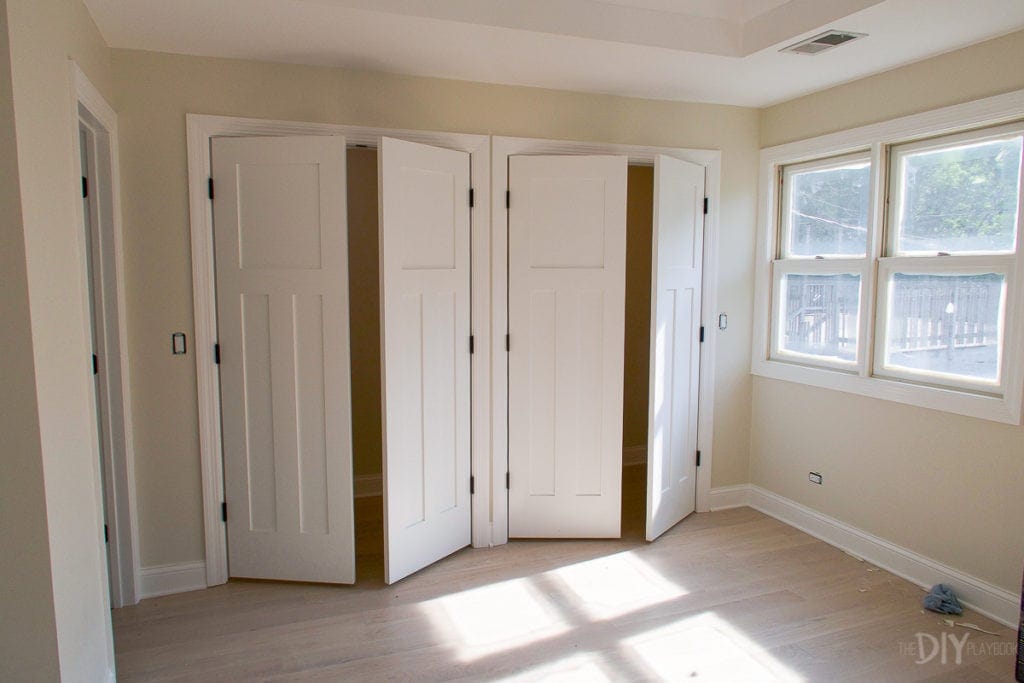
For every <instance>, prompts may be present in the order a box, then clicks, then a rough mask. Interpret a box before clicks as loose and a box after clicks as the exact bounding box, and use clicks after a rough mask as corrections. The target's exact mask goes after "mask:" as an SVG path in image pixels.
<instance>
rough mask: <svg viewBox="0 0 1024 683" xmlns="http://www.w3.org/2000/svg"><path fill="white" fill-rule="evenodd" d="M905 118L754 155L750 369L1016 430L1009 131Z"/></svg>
mask: <svg viewBox="0 0 1024 683" xmlns="http://www.w3.org/2000/svg"><path fill="white" fill-rule="evenodd" d="M1022 95H1024V94H1022ZM1021 99H1024V97H1022V98H1021ZM1022 113H1024V112H1022ZM910 123H912V121H909V122H908V120H902V121H900V122H899V125H896V124H894V125H893V126H891V127H889V128H891V130H887V127H886V125H885V124H880V125H876V126H873V127H868V128H866V129H862V130H861V131H853V132H851V134H850V135H848V136H842V135H839V136H828V137H827V138H823V139H822V140H821V144H820V146H816V145H815V144H814V143H815V142H816V141H807V142H804V143H794V145H790V146H785V145H784V146H782V147H780V148H772V149H771V150H766V152H765V153H764V154H763V155H762V168H763V175H762V178H763V179H765V180H767V181H768V182H767V183H765V185H769V187H766V188H762V191H763V192H767V193H768V194H767V196H766V197H765V201H763V203H762V207H765V209H766V211H767V216H766V217H763V218H762V226H761V238H760V244H761V248H762V249H763V250H764V251H762V252H761V253H762V254H763V257H762V258H764V260H763V261H759V263H758V277H759V282H758V293H757V296H758V312H759V317H758V321H757V325H758V328H759V329H756V332H755V348H754V358H753V370H754V372H755V373H757V374H762V375H767V376H770V377H777V378H781V379H788V380H792V381H802V382H804V383H808V384H814V385H817V386H824V387H828V388H835V389H840V390H846V391H851V392H854V393H860V394H865V395H869V396H878V397H880V398H886V399H891V400H897V401H901V402H904V403H911V404H916V405H922V406H925V407H931V408H937V409H940V410H948V411H951V412H958V413H962V414H967V415H975V416H978V417H985V418H989V419H996V420H1000V421H1004V422H1011V423H1020V420H1021V403H1022V400H1021V398H1022V397H1021V394H1022V387H1024V326H1022V324H1021V320H1020V318H1021V317H1022V315H1024V301H1022V300H1021V299H1022V298H1024V292H1022V289H1024V288H1022V283H1021V281H1020V280H1021V275H1022V273H1020V269H1021V255H1020V252H1021V244H1020V243H1021V239H1020V232H1021V222H1022V213H1024V212H1022V195H1024V192H1022V171H1021V167H1022V158H1024V123H1010V124H1002V125H997V126H987V127H986V126H984V125H978V124H976V125H965V126H964V130H962V131H957V132H952V133H950V132H949V130H950V126H949V124H948V122H943V126H942V130H940V131H936V132H935V133H934V134H929V133H928V131H923V132H922V133H917V134H915V133H914V132H913V128H912V127H911V125H910ZM858 132H859V133H861V135H860V136H859V137H858V135H857V133H858ZM836 140H839V142H838V143H837V142H836ZM830 141H831V144H833V145H834V148H835V149H836V150H837V151H835V152H834V151H833V150H832V149H829V144H830ZM858 143H859V144H861V145H862V147H860V148H858V147H857V146H856V145H857V144H858ZM788 148H791V149H788ZM851 150H852V151H851ZM809 152H810V153H809ZM813 152H818V153H817V154H814V153H813Z"/></svg>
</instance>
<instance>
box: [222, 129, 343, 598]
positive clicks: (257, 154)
mask: <svg viewBox="0 0 1024 683" xmlns="http://www.w3.org/2000/svg"><path fill="white" fill-rule="evenodd" d="M212 159H213V180H214V189H215V199H214V203H213V211H214V233H215V245H216V274H217V326H218V337H219V342H220V357H221V365H220V377H221V409H222V416H223V439H224V481H225V484H224V488H225V493H226V497H227V512H228V523H227V527H228V563H229V569H230V573H231V576H242V577H253V578H261V579H287V580H293V581H322V582H330V583H352V582H353V581H354V580H355V546H354V533H353V526H352V437H351V410H350V381H349V339H348V288H347V282H348V260H347V259H348V257H347V251H348V250H347V241H346V220H347V216H346V207H345V194H346V187H345V140H344V138H341V137H294V138H283V137H282V138H216V139H214V140H213V145H212Z"/></svg>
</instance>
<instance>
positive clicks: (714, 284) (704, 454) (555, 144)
mask: <svg viewBox="0 0 1024 683" xmlns="http://www.w3.org/2000/svg"><path fill="white" fill-rule="evenodd" d="M514 154H568V155H578V154H616V155H621V156H626V157H628V159H629V161H628V163H630V164H639V165H645V166H647V165H651V166H652V165H653V164H654V158H655V156H656V155H658V154H663V155H665V156H670V157H674V158H677V159H682V160H683V161H689V162H692V163H695V164H699V165H701V166H703V167H704V169H705V176H704V179H705V180H704V192H705V194H706V196H708V197H710V200H709V207H708V213H707V215H706V216H705V218H704V257H703V271H702V274H701V280H702V295H701V324H702V325H704V326H705V327H707V328H708V329H709V330H710V331H711V332H714V331H715V330H716V329H717V327H716V328H713V329H712V328H711V327H710V324H711V321H713V320H714V319H715V317H716V316H717V310H718V232H719V231H718V214H719V210H720V206H719V202H720V200H721V175H722V173H721V170H722V152H721V151H720V150H711V149H687V148H680V147H652V146H645V145H617V144H606V143H601V142H580V141H571V140H545V139H539V138H516V137H502V136H494V137H492V138H491V160H492V163H493V164H494V167H493V168H494V170H493V172H492V173H491V183H492V187H491V196H492V197H494V198H495V201H492V202H491V209H492V212H491V233H492V234H491V243H492V244H493V245H494V246H493V250H492V252H491V276H492V277H491V287H492V289H491V292H490V294H491V302H490V305H491V330H490V333H491V334H490V337H491V348H490V351H491V354H492V357H493V359H494V362H493V366H492V370H491V406H493V415H495V416H498V415H504V416H506V418H505V419H497V418H495V419H494V420H493V423H492V425H491V443H490V444H489V446H490V453H491V457H492V462H491V465H490V469H491V471H492V472H494V473H498V476H494V477H493V478H492V480H491V498H492V500H493V519H492V524H493V531H492V537H493V539H492V541H493V544H494V545H500V544H503V543H507V542H508V491H507V489H506V488H505V477H504V476H503V475H502V474H501V473H503V472H505V471H507V469H508V419H507V415H508V388H509V387H508V354H507V353H506V351H505V334H506V333H507V332H508V209H507V208H506V206H505V202H504V201H503V195H504V193H505V191H506V189H507V188H508V158H509V156H511V155H514ZM716 341H717V335H716V334H713V333H712V334H709V335H707V336H705V341H704V343H703V344H702V345H701V354H700V362H701V368H700V383H699V389H698V391H699V394H698V398H697V401H698V408H697V410H698V415H699V417H698V423H697V448H698V450H700V452H701V465H700V467H699V468H698V469H697V512H707V511H708V510H709V509H710V493H711V467H712V438H713V436H714V429H713V426H714V408H715V381H714V379H715V345H716Z"/></svg>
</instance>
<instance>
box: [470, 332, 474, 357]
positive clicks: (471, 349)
mask: <svg viewBox="0 0 1024 683" xmlns="http://www.w3.org/2000/svg"><path fill="white" fill-rule="evenodd" d="M473 347H474V343H473V335H469V352H470V353H473V352H474V348H473Z"/></svg>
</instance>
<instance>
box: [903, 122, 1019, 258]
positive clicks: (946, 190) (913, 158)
mask: <svg viewBox="0 0 1024 683" xmlns="http://www.w3.org/2000/svg"><path fill="white" fill-rule="evenodd" d="M1021 149H1022V136H1021V134H1020V133H1016V134H1012V135H1003V136H1000V137H989V138H988V139H980V140H979V139H978V136H977V134H974V135H973V139H972V138H971V137H967V138H966V139H965V136H964V135H959V136H953V137H946V138H940V139H938V140H932V141H927V142H924V143H913V144H909V145H898V146H894V147H892V148H891V155H892V156H891V160H892V166H891V169H890V178H891V189H890V192H891V195H892V197H891V201H892V206H891V212H890V216H889V226H890V230H891V232H892V238H893V239H892V241H891V249H890V252H891V255H894V256H906V255H931V256H935V255H939V254H1011V253H1013V252H1014V251H1015V250H1016V246H1017V226H1018V223H1019V218H1020V216H1019V211H1020V197H1019V194H1020V181H1021Z"/></svg>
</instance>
